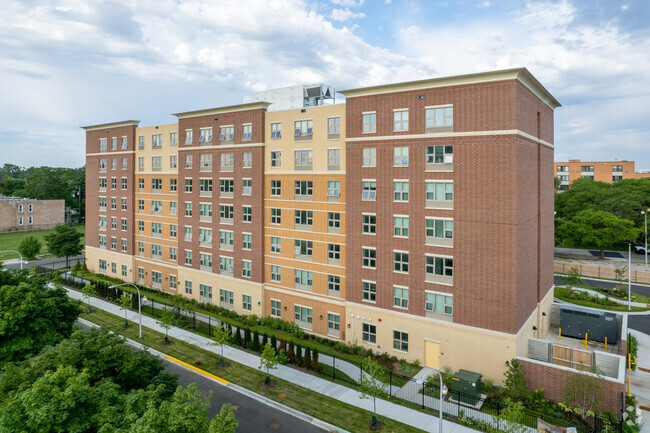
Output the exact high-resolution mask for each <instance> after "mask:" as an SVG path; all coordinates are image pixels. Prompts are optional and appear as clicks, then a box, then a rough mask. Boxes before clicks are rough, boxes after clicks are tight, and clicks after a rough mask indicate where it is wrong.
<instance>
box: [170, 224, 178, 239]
mask: <svg viewBox="0 0 650 433" xmlns="http://www.w3.org/2000/svg"><path fill="white" fill-rule="evenodd" d="M176 236H178V226H177V225H176V224H170V225H169V237H170V238H172V239H175V238H176Z"/></svg>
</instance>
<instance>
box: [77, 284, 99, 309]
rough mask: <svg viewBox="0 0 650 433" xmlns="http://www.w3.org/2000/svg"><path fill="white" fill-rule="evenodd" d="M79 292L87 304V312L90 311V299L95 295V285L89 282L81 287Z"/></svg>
mask: <svg viewBox="0 0 650 433" xmlns="http://www.w3.org/2000/svg"><path fill="white" fill-rule="evenodd" d="M81 294H82V295H83V298H84V299H85V300H86V304H88V312H89V313H92V312H93V309H92V308H91V306H90V301H91V299H92V298H93V297H95V296H97V291H96V290H95V286H93V285H92V284H90V283H89V284H86V285H85V286H83V288H82V289H81Z"/></svg>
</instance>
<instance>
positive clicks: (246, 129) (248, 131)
mask: <svg viewBox="0 0 650 433" xmlns="http://www.w3.org/2000/svg"><path fill="white" fill-rule="evenodd" d="M241 139H242V141H251V140H252V139H253V125H251V124H246V125H242V137H241Z"/></svg>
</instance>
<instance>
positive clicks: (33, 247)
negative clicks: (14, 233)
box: [18, 235, 43, 260]
mask: <svg viewBox="0 0 650 433" xmlns="http://www.w3.org/2000/svg"><path fill="white" fill-rule="evenodd" d="M42 246H43V244H42V243H41V241H39V240H38V238H37V237H36V236H34V235H29V236H25V237H24V238H23V240H22V241H20V244H19V245H18V251H20V254H22V255H23V256H24V257H25V258H26V259H27V260H32V259H33V258H35V257H36V254H38V253H39V252H40V251H41V247H42Z"/></svg>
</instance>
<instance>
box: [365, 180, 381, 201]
mask: <svg viewBox="0 0 650 433" xmlns="http://www.w3.org/2000/svg"><path fill="white" fill-rule="evenodd" d="M361 185H362V187H363V191H362V193H361V199H362V200H367V201H374V200H376V199H377V182H376V181H375V180H374V179H373V180H364V181H362V183H361Z"/></svg>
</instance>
